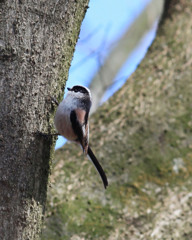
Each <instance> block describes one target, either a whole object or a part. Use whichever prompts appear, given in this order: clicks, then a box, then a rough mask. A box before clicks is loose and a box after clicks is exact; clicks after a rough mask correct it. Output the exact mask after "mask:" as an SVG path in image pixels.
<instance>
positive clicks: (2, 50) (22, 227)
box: [0, 0, 88, 240]
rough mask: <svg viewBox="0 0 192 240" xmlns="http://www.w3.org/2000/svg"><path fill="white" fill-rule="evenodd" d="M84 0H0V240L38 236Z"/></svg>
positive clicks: (83, 9)
mask: <svg viewBox="0 0 192 240" xmlns="http://www.w3.org/2000/svg"><path fill="white" fill-rule="evenodd" d="M87 5H88V0H81V1H75V0H74V1H73V0H71V1H64V0H57V1H53V0H48V1H44V0H41V1H23V0H14V1H13V0H1V1H0V239H2V240H16V239H18V240H21V239H23V240H27V239H30V240H31V239H38V235H39V233H40V232H41V225H42V218H43V214H44V209H45V202H46V192H47V184H48V175H49V171H50V161H51V158H52V154H53V149H54V142H55V139H53V138H50V139H44V138H42V137H40V136H39V135H38V134H36V133H37V131H41V132H50V131H51V130H52V128H53V112H54V111H53V108H52V105H51V102H50V96H52V95H54V96H58V95H60V97H62V96H63V89H64V85H65V81H66V79H67V76H68V69H69V66H70V62H71V59H72V55H73V52H74V48H75V44H76V41H77V38H78V34H79V31H80V25H81V22H82V19H83V17H84V14H85V12H86V9H87Z"/></svg>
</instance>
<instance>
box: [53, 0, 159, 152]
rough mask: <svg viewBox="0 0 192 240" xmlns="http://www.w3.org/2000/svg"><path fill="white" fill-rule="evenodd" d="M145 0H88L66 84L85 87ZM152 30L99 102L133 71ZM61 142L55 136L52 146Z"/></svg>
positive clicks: (145, 47) (144, 3) (144, 49)
mask: <svg viewBox="0 0 192 240" xmlns="http://www.w3.org/2000/svg"><path fill="white" fill-rule="evenodd" d="M149 2H150V0H134V1H128V0H119V1H117V0H90V4H89V9H88V10H87V13H86V16H85V19H84V20H83V23H82V26H81V32H80V37H79V41H78V43H77V46H76V50H75V53H74V57H73V61H72V63H71V68H70V70H69V79H68V81H67V84H66V87H71V86H73V85H78V84H80V85H84V86H89V84H90V81H91V79H92V77H93V76H94V75H95V73H96V72H97V71H98V69H99V67H100V63H98V59H99V61H101V62H102V61H104V59H105V57H106V56H107V54H108V53H109V52H110V49H111V48H112V46H113V44H114V43H115V42H117V41H118V39H119V38H121V36H122V35H123V34H124V33H125V32H126V30H127V28H128V27H129V26H130V25H131V24H132V23H133V21H134V20H135V19H136V18H137V17H138V15H139V14H140V13H141V12H142V10H143V9H144V8H145V6H146V5H147V4H148V3H149ZM155 29H156V28H155V26H154V27H153V29H151V31H149V33H147V34H146V35H145V36H144V37H143V39H142V40H141V42H140V44H139V46H138V47H137V48H136V49H134V50H133V52H132V54H131V55H130V57H129V58H128V59H127V61H126V63H125V64H124V66H123V67H122V69H121V70H120V72H119V73H118V74H117V76H116V78H115V79H114V82H115V83H114V85H113V86H112V87H110V88H109V89H108V90H107V92H106V94H105V96H104V97H103V99H102V102H104V101H106V100H107V99H108V98H109V97H110V96H111V95H112V94H113V93H114V92H115V91H117V89H119V88H120V87H121V86H122V85H123V83H124V82H125V81H126V80H127V78H128V77H129V76H130V75H131V73H132V72H133V71H135V69H136V67H137V65H138V64H139V62H140V61H141V59H142V58H143V57H144V55H145V53H146V51H147V48H148V46H149V45H150V44H151V42H152V40H153V39H154V37H155ZM65 141H66V140H65V139H64V138H63V137H59V138H58V140H57V143H56V147H55V148H56V149H57V148H59V147H61V146H62V145H63V144H64V143H65Z"/></svg>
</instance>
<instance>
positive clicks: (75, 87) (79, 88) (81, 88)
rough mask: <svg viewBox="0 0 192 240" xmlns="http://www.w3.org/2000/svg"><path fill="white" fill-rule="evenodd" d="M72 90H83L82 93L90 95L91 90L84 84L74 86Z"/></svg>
mask: <svg viewBox="0 0 192 240" xmlns="http://www.w3.org/2000/svg"><path fill="white" fill-rule="evenodd" d="M71 90H72V91H74V92H81V93H84V94H88V95H89V92H88V91H87V89H86V88H84V87H82V86H78V85H76V86H73V87H72V89H71Z"/></svg>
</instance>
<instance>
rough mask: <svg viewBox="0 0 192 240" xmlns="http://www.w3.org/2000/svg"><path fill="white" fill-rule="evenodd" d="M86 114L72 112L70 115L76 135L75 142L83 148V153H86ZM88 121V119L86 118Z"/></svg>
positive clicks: (78, 111) (80, 111) (77, 111)
mask: <svg viewBox="0 0 192 240" xmlns="http://www.w3.org/2000/svg"><path fill="white" fill-rule="evenodd" d="M85 116H86V112H85V111H84V110H73V111H71V114H70V120H71V124H72V128H73V131H74V133H75V134H76V135H77V142H79V143H80V144H81V146H82V148H83V151H84V152H85V153H87V149H88V142H89V139H88V129H89V128H88V121H87V120H86V118H85ZM87 119H88V117H87Z"/></svg>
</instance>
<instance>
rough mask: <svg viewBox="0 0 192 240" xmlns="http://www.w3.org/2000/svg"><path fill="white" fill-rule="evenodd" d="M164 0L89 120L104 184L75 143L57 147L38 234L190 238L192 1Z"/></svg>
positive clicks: (89, 236) (89, 237)
mask: <svg viewBox="0 0 192 240" xmlns="http://www.w3.org/2000/svg"><path fill="white" fill-rule="evenodd" d="M170 2H172V3H175V4H170V7H171V8H172V9H170V10H171V11H170V12H171V15H169V14H168V15H166V18H165V19H164V21H163V22H162V24H161V26H160V28H159V30H158V33H157V37H156V39H155V41H154V43H153V44H152V46H151V47H150V49H149V51H148V53H147V55H146V57H145V59H144V60H143V61H142V63H141V64H140V66H139V67H138V69H137V70H136V72H135V73H134V74H133V75H132V76H131V77H130V79H128V81H127V83H126V84H125V85H124V86H123V87H122V88H121V89H120V90H119V91H118V92H117V93H116V94H115V95H114V96H113V97H112V98H111V99H110V100H109V101H108V102H107V103H105V104H104V105H103V106H102V107H101V108H99V109H98V112H97V113H96V114H94V115H93V116H92V118H91V121H90V142H91V143H92V145H91V146H92V149H93V151H95V153H96V155H97V157H98V159H99V160H100V161H101V164H102V166H103V168H104V169H105V170H106V174H107V176H108V178H109V188H108V189H107V190H106V191H105V190H104V189H103V187H102V183H101V181H100V180H99V177H98V175H97V173H96V172H95V169H94V168H93V167H92V165H91V164H90V162H89V161H87V159H86V158H85V159H83V157H81V156H82V153H81V150H79V151H78V148H75V145H72V144H67V145H66V146H65V147H64V148H63V149H61V150H59V151H58V152H57V156H56V162H55V166H54V170H53V174H52V176H51V180H52V188H51V189H50V192H49V197H48V199H49V210H48V212H47V213H48V216H47V219H46V228H45V230H44V238H43V239H46V240H49V239H54V238H57V239H59V240H63V239H100V240H101V239H105V240H106V239H109V240H112V239H131V240H134V239H137V240H138V239H142V240H146V239H147V240H157V239H159V240H162V239H166V240H171V239H174V240H188V239H191V238H192V230H191V222H192V205H191V197H192V187H191V186H192V177H191V176H192V137H191V136H192V120H191V119H192V105H191V102H192V95H191V92H192V81H191V79H192V61H191V59H192V41H191V29H192V21H191V15H192V1H191V0H181V1H176V2H175V1H170ZM164 16H165V15H164ZM63 223H65V224H63Z"/></svg>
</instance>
